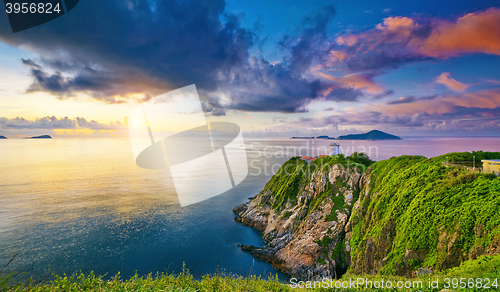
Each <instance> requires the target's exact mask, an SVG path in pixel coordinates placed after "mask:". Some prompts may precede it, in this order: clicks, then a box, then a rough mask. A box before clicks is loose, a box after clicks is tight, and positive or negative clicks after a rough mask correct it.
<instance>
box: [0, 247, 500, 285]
mask: <svg viewBox="0 0 500 292" xmlns="http://www.w3.org/2000/svg"><path fill="white" fill-rule="evenodd" d="M460 278H462V282H463V283H467V285H470V284H469V279H474V283H475V284H474V286H475V285H476V283H478V280H477V279H478V278H480V279H481V282H482V283H486V281H485V279H486V278H488V279H490V280H489V282H490V288H489V289H483V288H476V287H473V288H466V289H457V288H453V285H454V284H453V282H452V281H453V280H452V279H457V280H456V284H457V287H459V285H460ZM7 279H8V276H7V277H3V278H0V291H2V292H3V291H19V292H27V291H30V292H31V291H33V292H42V291H43V292H45V291H109V292H124V291H176V292H177V291H179V292H180V291H183V292H187V291H207V292H208V291H210V292H211V291H256V292H258V291H266V292H267V291H332V290H331V289H326V286H323V287H321V285H325V284H321V283H322V282H317V283H316V288H312V289H307V288H305V287H306V286H307V285H308V284H309V286H310V287H314V283H313V282H310V283H307V282H305V283H302V284H301V285H302V286H304V288H302V289H301V288H293V287H292V286H291V285H290V284H284V283H280V282H279V280H278V278H277V276H272V275H271V276H270V277H269V278H268V279H262V278H260V277H256V276H250V277H246V278H244V277H238V276H217V275H206V276H204V277H203V278H202V279H201V280H194V279H193V276H192V275H191V274H190V273H189V271H188V270H187V269H186V268H184V269H183V271H182V272H181V273H179V274H165V273H159V274H156V275H155V276H153V275H151V274H149V275H147V276H143V277H140V276H137V275H136V276H134V277H132V278H130V279H122V278H121V277H120V274H117V275H116V276H115V277H114V278H113V279H110V280H103V277H102V276H96V275H94V274H93V273H91V274H89V275H83V274H79V275H77V274H75V275H73V276H66V275H63V276H57V275H54V279H53V280H51V281H50V282H47V283H42V284H36V285H35V284H33V283H32V282H28V283H27V284H10V285H8V284H7V283H6V280H7ZM358 279H363V281H365V283H366V281H371V282H372V283H375V282H379V283H380V282H381V281H382V280H383V281H384V282H385V283H387V282H388V281H391V283H394V284H393V285H395V286H396V285H397V283H398V282H401V283H406V282H407V281H408V283H416V282H421V283H422V287H421V288H420V287H418V288H409V289H406V288H403V289H397V288H394V289H375V288H370V286H369V284H361V285H359V286H357V287H356V288H347V289H342V288H340V289H335V290H336V291H345V292H348V291H360V290H361V291H426V292H431V291H432V292H434V291H440V290H441V289H444V288H445V285H446V283H447V282H449V285H450V288H451V289H452V290H455V291H494V290H498V289H497V288H495V287H493V286H492V284H493V283H494V279H497V283H498V285H499V286H500V255H497V256H482V257H479V258H478V259H476V260H471V261H467V262H464V263H462V265H461V266H459V267H456V268H453V269H449V270H445V271H442V272H439V273H436V274H433V275H425V276H419V277H415V278H411V279H408V278H403V277H396V276H381V275H377V276H372V275H362V276H359V275H345V276H344V277H343V278H342V279H340V280H338V281H335V280H334V281H332V282H330V281H328V282H327V283H328V285H331V286H330V287H335V285H336V284H337V287H340V286H341V285H342V284H344V285H345V284H346V283H350V282H356V281H359V280H358ZM446 279H450V280H449V281H447V280H446ZM429 280H431V281H433V282H434V283H435V282H436V280H437V281H438V283H439V286H438V287H437V288H432V287H429ZM415 287H416V286H415Z"/></svg>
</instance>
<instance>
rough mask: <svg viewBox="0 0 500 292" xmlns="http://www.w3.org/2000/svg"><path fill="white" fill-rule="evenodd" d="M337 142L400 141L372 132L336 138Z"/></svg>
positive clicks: (380, 132)
mask: <svg viewBox="0 0 500 292" xmlns="http://www.w3.org/2000/svg"><path fill="white" fill-rule="evenodd" d="M337 140H401V138H399V137H398V136H394V135H391V134H387V133H385V132H382V131H378V130H373V131H370V132H368V133H364V134H349V135H344V136H339V137H337Z"/></svg>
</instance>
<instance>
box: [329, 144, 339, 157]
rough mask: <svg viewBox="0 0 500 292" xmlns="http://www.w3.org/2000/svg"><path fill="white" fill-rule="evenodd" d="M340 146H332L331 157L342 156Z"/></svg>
mask: <svg viewBox="0 0 500 292" xmlns="http://www.w3.org/2000/svg"><path fill="white" fill-rule="evenodd" d="M339 147H340V145H339V144H337V143H333V144H330V153H331V154H330V155H338V154H340V148H339Z"/></svg>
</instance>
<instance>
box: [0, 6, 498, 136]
mask: <svg viewBox="0 0 500 292" xmlns="http://www.w3.org/2000/svg"><path fill="white" fill-rule="evenodd" d="M410 2H411V3H407V2H404V1H373V0H372V1H354V2H353V1H333V2H328V1H316V0H302V1H284V0H283V1H282V0H278V1H261V0H228V1H221V0H191V1H188V0H174V1H155V0H148V1H140V0H137V1H130V0H127V1H124V0H103V1H89V0H82V1H80V3H79V4H78V5H77V6H76V7H75V8H74V9H73V10H71V11H70V12H68V13H67V14H66V15H63V16H62V17H59V18H57V19H55V20H53V21H51V22H48V23H46V24H43V25H40V26H38V27H35V28H31V29H28V30H25V31H21V32H18V33H12V30H11V28H10V24H9V22H8V18H7V14H6V12H4V11H1V12H0V135H4V136H7V137H9V138H21V137H25V136H31V135H39V134H49V135H53V136H58V137H115V136H117V137H122V136H126V135H127V132H128V130H127V116H128V115H129V114H130V113H131V112H132V111H133V110H134V109H135V108H137V107H138V106H140V104H142V103H144V102H146V101H148V100H150V99H152V98H154V97H155V96H158V95H161V94H163V93H165V92H168V91H172V90H175V89H178V88H181V87H185V86H188V85H191V84H195V85H196V88H197V89H198V93H199V95H200V99H201V101H202V106H203V110H204V112H205V115H206V116H207V119H208V120H209V121H229V122H234V123H236V124H238V125H239V126H240V127H241V129H242V130H243V132H244V133H245V135H246V136H262V137H273V136H282V137H287V136H316V135H329V136H333V137H336V136H338V135H343V134H348V133H362V132H366V131H369V130H373V129H377V130H382V131H385V132H388V133H391V134H395V135H400V136H500V1H490V0H486V1H435V0H434V1H427V0H425V1H410Z"/></svg>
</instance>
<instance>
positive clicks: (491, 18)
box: [412, 8, 500, 58]
mask: <svg viewBox="0 0 500 292" xmlns="http://www.w3.org/2000/svg"><path fill="white" fill-rule="evenodd" d="M412 45H414V46H416V47H418V48H419V50H420V52H421V53H423V54H425V55H427V56H432V57H437V58H447V57H452V56H456V55H459V54H461V53H487V54H493V55H500V9H499V8H490V9H487V10H485V11H481V12H475V13H469V14H467V15H465V16H463V17H461V18H459V19H458V20H457V21H456V22H448V21H437V22H436V23H435V27H434V28H433V29H432V33H431V35H430V36H429V37H428V38H426V39H425V41H424V42H422V43H418V41H417V39H414V42H413V43H412Z"/></svg>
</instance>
